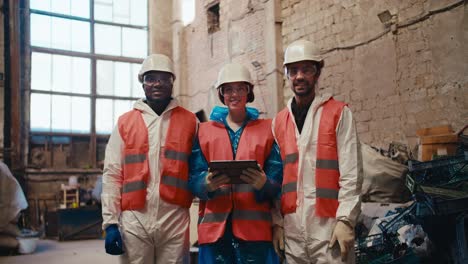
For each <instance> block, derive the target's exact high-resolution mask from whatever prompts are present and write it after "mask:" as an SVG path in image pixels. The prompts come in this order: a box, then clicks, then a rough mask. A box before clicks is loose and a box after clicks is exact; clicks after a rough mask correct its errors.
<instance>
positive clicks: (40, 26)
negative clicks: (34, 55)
mask: <svg viewBox="0 0 468 264" xmlns="http://www.w3.org/2000/svg"><path fill="white" fill-rule="evenodd" d="M50 23H51V18H50V17H48V16H43V15H37V14H31V45H32V46H40V47H45V48H50V38H51V24H50Z"/></svg>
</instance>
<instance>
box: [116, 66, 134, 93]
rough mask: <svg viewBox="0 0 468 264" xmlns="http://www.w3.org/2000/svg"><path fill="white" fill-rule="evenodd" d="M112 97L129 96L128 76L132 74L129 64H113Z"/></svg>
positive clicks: (129, 83) (129, 84)
mask: <svg viewBox="0 0 468 264" xmlns="http://www.w3.org/2000/svg"><path fill="white" fill-rule="evenodd" d="M114 69H115V70H114V73H115V74H114V84H115V86H114V95H116V96H126V97H128V96H131V88H132V86H131V82H130V74H131V73H132V71H131V68H130V64H129V63H125V62H115V64H114Z"/></svg>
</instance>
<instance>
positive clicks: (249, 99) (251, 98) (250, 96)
mask: <svg viewBox="0 0 468 264" xmlns="http://www.w3.org/2000/svg"><path fill="white" fill-rule="evenodd" d="M245 84H247V85H248V86H249V93H248V94H247V103H251V102H253V101H254V100H255V94H254V92H253V88H254V86H253V85H251V84H250V83H248V82H245ZM222 88H223V85H222V84H221V85H220V86H219V87H218V98H219V100H220V101H221V103H223V105H226V104H225V103H224V96H223V95H222V94H221V89H222Z"/></svg>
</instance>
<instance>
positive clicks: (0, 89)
mask: <svg viewBox="0 0 468 264" xmlns="http://www.w3.org/2000/svg"><path fill="white" fill-rule="evenodd" d="M0 6H3V0H0ZM3 20H4V18H3V12H0V73H3V74H5V29H4V21H3ZM4 79H5V77H3V78H2V80H0V159H2V158H3V138H4V137H3V124H4V120H5V99H4V91H5V85H4V81H3V80H4Z"/></svg>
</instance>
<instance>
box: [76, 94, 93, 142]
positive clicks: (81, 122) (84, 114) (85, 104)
mask: <svg viewBox="0 0 468 264" xmlns="http://www.w3.org/2000/svg"><path fill="white" fill-rule="evenodd" d="M71 106H72V116H71V121H72V122H71V130H72V132H77V133H89V132H90V131H91V129H90V125H91V123H90V122H91V100H90V99H89V98H83V97H77V96H73V97H72V101H71Z"/></svg>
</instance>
